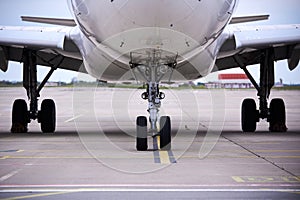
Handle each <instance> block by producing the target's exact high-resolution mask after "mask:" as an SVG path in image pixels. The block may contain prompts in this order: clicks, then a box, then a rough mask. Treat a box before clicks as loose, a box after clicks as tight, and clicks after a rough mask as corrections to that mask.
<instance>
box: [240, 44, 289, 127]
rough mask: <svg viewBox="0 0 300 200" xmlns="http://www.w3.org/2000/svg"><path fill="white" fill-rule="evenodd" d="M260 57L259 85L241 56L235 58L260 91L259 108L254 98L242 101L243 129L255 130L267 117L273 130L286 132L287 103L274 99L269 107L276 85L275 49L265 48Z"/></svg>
mask: <svg viewBox="0 0 300 200" xmlns="http://www.w3.org/2000/svg"><path fill="white" fill-rule="evenodd" d="M262 55H263V56H262V57H261V59H260V84H259V85H258V84H257V83H256V82H255V80H254V78H253V77H252V75H251V74H250V73H249V71H248V70H247V68H246V66H245V65H244V63H243V62H242V61H241V59H240V58H239V57H235V60H236V62H237V63H239V65H240V66H241V68H242V69H243V70H244V71H245V73H246V74H247V76H248V78H249V79H250V81H251V82H252V84H253V85H254V87H255V88H256V89H257V91H258V96H259V110H257V109H256V103H255V100H254V99H245V100H244V101H243V103H242V112H241V117H242V130H243V131H244V132H254V131H255V130H256V124H257V122H259V120H260V119H267V121H268V122H269V130H270V131H271V132H286V131H287V127H286V115H285V104H284V101H283V99H272V100H271V103H270V106H269V107H268V98H269V96H270V93H271V89H272V87H273V86H274V51H273V49H267V50H264V52H263V54H262Z"/></svg>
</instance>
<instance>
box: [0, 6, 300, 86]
mask: <svg viewBox="0 0 300 200" xmlns="http://www.w3.org/2000/svg"><path fill="white" fill-rule="evenodd" d="M299 7H300V1H299V0H276V1H275V0H239V5H238V8H237V10H236V14H235V15H238V16H241V15H255V14H270V16H271V17H270V20H269V21H262V22H259V23H249V25H256V24H262V25H267V24H268V25H272V24H300V12H299ZM0 8H1V12H0V26H41V24H34V23H29V22H22V21H21V19H20V16H22V15H27V16H40V17H61V18H71V17H72V15H71V13H70V11H69V8H68V4H67V1H66V0H1V1H0ZM46 26H48V25H46ZM275 66H276V67H275V72H276V73H275V80H276V81H279V79H280V78H281V79H283V82H284V83H287V84H296V83H298V84H300V67H298V68H296V69H295V70H294V71H292V72H290V71H289V69H288V67H287V61H280V62H277V63H276V64H275ZM249 69H250V72H251V73H252V74H253V76H254V78H255V79H256V80H257V81H258V76H259V73H258V71H259V68H258V67H257V66H253V67H252V66H251V67H250V68H249ZM48 70H49V68H47V67H39V68H38V80H39V81H41V80H42V79H43V77H44V76H45V75H46V73H47V71H48ZM221 73H243V71H242V70H239V69H231V70H226V71H222V72H221ZM76 76H78V73H77V72H72V71H66V70H60V69H58V70H56V71H55V72H54V74H53V75H52V77H51V78H50V81H64V82H70V81H71V79H72V78H73V77H76ZM211 77H215V75H212V76H211ZM209 79H210V77H208V78H206V79H205V80H209ZM0 80H10V81H21V80H22V65H20V64H19V63H15V62H10V64H9V69H8V71H7V72H2V71H1V70H0ZM205 80H204V81H205Z"/></svg>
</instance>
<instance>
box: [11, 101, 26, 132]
mask: <svg viewBox="0 0 300 200" xmlns="http://www.w3.org/2000/svg"><path fill="white" fill-rule="evenodd" d="M28 119H29V118H28V110H27V103H26V101H25V100H24V99H16V100H15V101H14V104H13V109H12V127H11V132H12V133H27V131H28V128H27V127H28Z"/></svg>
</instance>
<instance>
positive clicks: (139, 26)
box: [71, 0, 237, 80]
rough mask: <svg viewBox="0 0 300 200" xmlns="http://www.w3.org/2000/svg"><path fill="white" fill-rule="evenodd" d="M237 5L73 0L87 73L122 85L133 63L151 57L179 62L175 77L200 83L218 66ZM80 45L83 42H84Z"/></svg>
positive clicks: (229, 1) (227, 1)
mask: <svg viewBox="0 0 300 200" xmlns="http://www.w3.org/2000/svg"><path fill="white" fill-rule="evenodd" d="M236 5H237V0H106V1H104V0H101V1H96V0H71V6H72V9H73V12H74V16H75V19H76V21H77V23H78V25H79V26H78V27H79V31H78V33H77V34H79V35H80V38H79V39H75V42H76V40H77V41H78V42H76V43H77V45H79V47H80V51H81V54H82V56H83V59H84V65H85V68H86V70H87V71H88V72H89V73H90V74H91V75H93V76H94V77H97V78H102V79H107V80H118V79H119V78H120V77H121V76H122V75H123V74H124V73H126V72H127V71H128V70H129V69H130V68H129V62H130V61H132V60H139V61H140V62H141V63H145V62H147V61H146V60H147V59H148V58H147V56H149V55H150V54H151V52H160V56H161V60H167V59H172V56H173V58H175V59H176V61H177V63H178V66H177V68H178V69H177V71H178V72H179V74H181V75H182V77H181V78H180V76H178V77H176V76H174V77H173V78H174V79H175V80H176V79H177V80H178V79H195V78H198V77H199V76H205V75H207V74H208V73H210V72H211V70H212V68H213V67H214V63H215V60H216V56H217V53H218V50H219V48H220V46H221V45H222V44H221V43H222V41H221V40H222V38H220V37H219V36H220V34H221V33H222V31H223V30H224V28H225V26H226V25H227V24H228V22H229V20H230V18H231V16H232V13H233V10H234V8H235V7H236ZM79 40H80V41H79Z"/></svg>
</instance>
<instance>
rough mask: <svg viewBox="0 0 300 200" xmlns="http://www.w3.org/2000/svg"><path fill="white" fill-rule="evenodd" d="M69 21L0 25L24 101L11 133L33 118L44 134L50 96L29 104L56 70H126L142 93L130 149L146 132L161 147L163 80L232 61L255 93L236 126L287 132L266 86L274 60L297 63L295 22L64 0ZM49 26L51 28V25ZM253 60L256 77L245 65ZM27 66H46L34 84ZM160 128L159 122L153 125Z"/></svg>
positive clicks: (4, 62) (142, 144) (213, 5)
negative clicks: (18, 70)
mask: <svg viewBox="0 0 300 200" xmlns="http://www.w3.org/2000/svg"><path fill="white" fill-rule="evenodd" d="M68 3H69V6H70V9H71V11H72V14H73V19H61V18H44V17H35V16H22V20H23V21H27V22H34V23H42V24H51V25H52V26H51V27H49V26H46V25H45V26H43V27H26V26H23V27H17V26H0V67H1V69H2V70H3V71H6V70H7V68H8V62H9V61H18V62H22V63H23V86H24V88H25V89H26V91H27V95H28V98H29V109H28V107H27V102H26V101H25V100H23V99H17V100H15V101H14V104H13V108H12V128H11V132H13V133H14V132H27V131H28V123H30V122H31V120H38V122H39V123H40V125H41V130H42V132H44V133H48V132H54V131H55V129H56V110H55V103H54V101H53V100H52V99H45V100H43V101H42V103H41V106H40V107H41V109H40V110H39V109H38V108H39V105H38V104H39V103H38V99H39V97H40V91H41V90H42V88H43V87H44V85H45V83H46V82H47V81H48V79H49V78H50V77H51V75H52V73H53V72H54V71H55V70H56V69H58V68H61V69H67V70H73V71H80V72H83V73H87V74H89V75H91V76H93V77H95V78H97V79H99V80H105V81H118V80H119V79H120V77H122V76H123V75H124V74H125V73H127V72H128V71H130V72H132V74H133V77H134V78H135V79H137V80H141V81H142V82H144V83H146V85H147V87H146V91H145V92H144V93H143V94H142V98H143V99H145V100H147V101H148V109H147V111H148V112H149V117H148V118H149V124H150V128H149V129H148V120H147V117H145V116H138V117H137V119H136V149H137V150H138V151H145V150H147V149H148V145H147V136H148V135H149V134H152V136H156V135H159V136H160V147H161V149H165V150H170V149H171V118H170V116H161V117H159V109H160V107H161V101H162V100H163V99H164V97H165V94H164V93H163V92H160V90H159V85H160V83H161V82H163V81H167V82H168V81H169V82H170V81H182V80H184V81H186V80H195V79H198V78H200V77H205V76H206V75H208V74H209V73H211V72H214V71H218V70H225V69H229V68H236V67H240V68H241V69H243V70H244V71H245V74H246V75H247V76H248V78H249V79H250V81H251V82H252V84H253V85H254V87H255V88H256V89H257V92H258V93H257V95H258V97H259V105H258V108H257V105H256V103H255V100H254V99H245V100H244V101H243V103H242V106H241V127H242V130H243V131H244V132H255V130H256V126H257V123H258V122H259V121H260V119H267V121H268V122H269V130H270V131H275V132H276V131H283V132H285V131H287V127H286V111H285V103H284V101H283V99H277V98H276V99H272V100H271V102H270V104H269V102H268V101H269V95H270V92H271V89H272V87H273V85H274V62H275V61H278V60H284V59H287V60H288V66H289V69H290V70H293V69H295V68H296V67H297V65H298V64H299V58H300V24H288V25H276V26H273V25H272V26H270V25H261V26H249V25H247V23H248V22H254V21H260V20H268V19H269V17H270V16H269V15H266V14H263V15H252V16H239V17H236V16H234V12H235V10H236V7H237V5H238V0H190V1H182V0H151V1H149V0H129V1H128V0H110V1H108V0H106V1H95V0H69V2H68ZM53 25H54V26H53ZM253 64H259V66H260V81H259V83H257V82H256V81H255V80H254V78H253V77H252V75H251V73H250V72H249V71H248V69H247V66H249V65H253ZM37 65H43V66H48V67H50V68H49V69H50V71H49V73H48V74H47V75H46V77H45V79H44V80H43V81H42V82H41V83H40V84H39V85H38V83H37V74H36V73H37V72H36V71H37ZM158 127H160V128H158Z"/></svg>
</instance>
